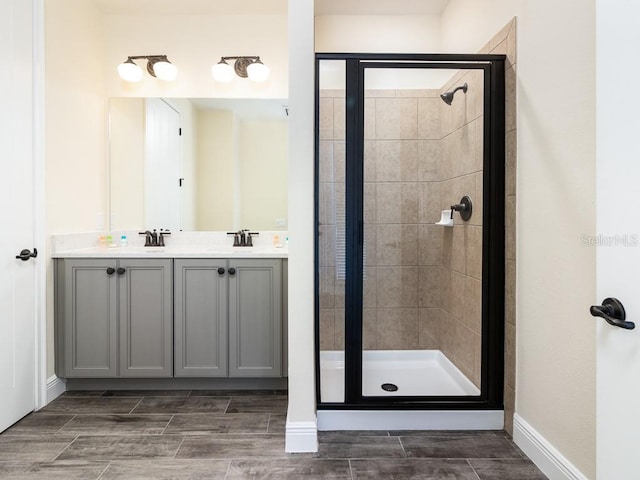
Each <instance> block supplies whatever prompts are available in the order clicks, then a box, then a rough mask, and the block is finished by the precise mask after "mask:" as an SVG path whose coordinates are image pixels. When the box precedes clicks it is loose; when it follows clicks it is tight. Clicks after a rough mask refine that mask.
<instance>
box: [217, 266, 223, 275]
mask: <svg viewBox="0 0 640 480" xmlns="http://www.w3.org/2000/svg"><path fill="white" fill-rule="evenodd" d="M218 274H219V275H224V268H222V267H220V268H218Z"/></svg>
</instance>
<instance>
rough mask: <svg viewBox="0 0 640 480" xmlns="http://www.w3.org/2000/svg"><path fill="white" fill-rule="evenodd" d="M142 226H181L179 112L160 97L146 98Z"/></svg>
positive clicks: (174, 227) (149, 227)
mask: <svg viewBox="0 0 640 480" xmlns="http://www.w3.org/2000/svg"><path fill="white" fill-rule="evenodd" d="M145 131H146V133H145V164H144V221H145V228H148V229H153V228H156V229H158V230H159V229H161V228H165V229H166V228H168V229H170V230H181V229H182V198H181V197H182V196H181V190H182V188H181V185H182V180H181V177H182V148H181V142H180V114H179V113H178V112H177V111H176V110H174V109H173V108H172V107H171V106H170V105H169V104H168V103H166V102H165V101H164V100H161V99H159V98H149V99H147V100H146V118H145Z"/></svg>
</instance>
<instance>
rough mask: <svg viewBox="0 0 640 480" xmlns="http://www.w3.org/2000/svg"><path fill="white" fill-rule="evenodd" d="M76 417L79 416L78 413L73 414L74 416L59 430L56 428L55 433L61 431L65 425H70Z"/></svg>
mask: <svg viewBox="0 0 640 480" xmlns="http://www.w3.org/2000/svg"><path fill="white" fill-rule="evenodd" d="M76 418H78V414H75V415H73V417H71V418H70V419H69V421H67V422H66V423H65V424H64V425H62V426H61V427H60V428H59V429H58V430H56V431H55V432H54V433H53V434H54V435H56V434H58V433H60V430H62V429H63V428H64V427H66V426H67V425H69V424H70V423H71V422H73V421H74V420H75V419H76Z"/></svg>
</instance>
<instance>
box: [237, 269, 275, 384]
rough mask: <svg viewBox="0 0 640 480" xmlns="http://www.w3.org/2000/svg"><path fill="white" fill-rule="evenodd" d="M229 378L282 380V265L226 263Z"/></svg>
mask: <svg viewBox="0 0 640 480" xmlns="http://www.w3.org/2000/svg"><path fill="white" fill-rule="evenodd" d="M228 274H229V275H228V276H229V377H280V376H282V261H281V260H279V259H278V260H276V259H237V260H236V259H233V260H229V269H228Z"/></svg>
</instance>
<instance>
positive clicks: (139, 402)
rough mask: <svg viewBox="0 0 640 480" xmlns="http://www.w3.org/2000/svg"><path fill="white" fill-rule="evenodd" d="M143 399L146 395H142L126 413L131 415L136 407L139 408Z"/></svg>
mask: <svg viewBox="0 0 640 480" xmlns="http://www.w3.org/2000/svg"><path fill="white" fill-rule="evenodd" d="M143 400H144V397H140V400H138V402H137V403H136V404H135V405H134V407H133V408H132V409H131V410H130V411H129V413H127V414H126V415H131V414H132V413H133V411H134V410H135V409H136V408H138V406H139V405H140V404H141V403H142V401H143Z"/></svg>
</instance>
